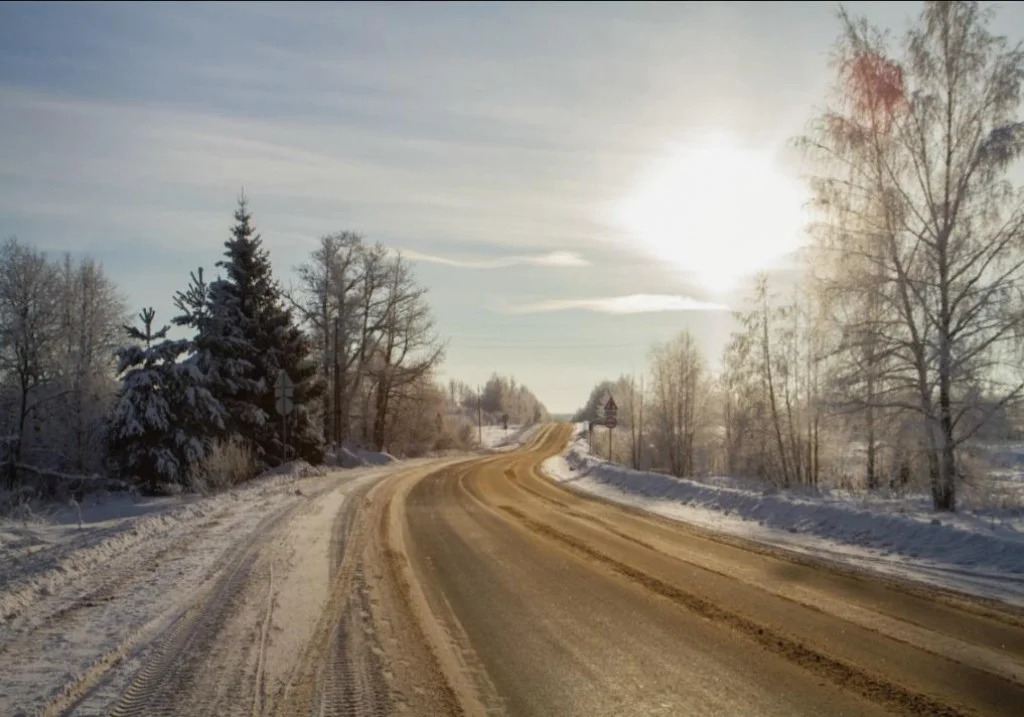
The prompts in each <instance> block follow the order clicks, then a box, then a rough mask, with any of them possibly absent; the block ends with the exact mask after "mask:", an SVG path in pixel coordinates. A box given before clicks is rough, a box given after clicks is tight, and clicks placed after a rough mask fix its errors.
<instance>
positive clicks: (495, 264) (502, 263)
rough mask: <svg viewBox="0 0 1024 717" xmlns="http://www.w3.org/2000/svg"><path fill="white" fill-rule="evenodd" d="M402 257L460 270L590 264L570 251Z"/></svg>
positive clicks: (407, 252) (409, 252) (405, 251)
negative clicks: (494, 256)
mask: <svg viewBox="0 0 1024 717" xmlns="http://www.w3.org/2000/svg"><path fill="white" fill-rule="evenodd" d="M402 256H404V257H405V258H406V259H412V260H413V261H425V262H429V263H431V264H443V265H444V266H455V267H458V268H460V269H504V268H507V267H510V266H553V267H559V268H569V267H577V266H590V262H589V261H587V260H586V259H584V258H583V257H581V256H580V255H579V254H577V253H576V252H572V251H553V252H550V253H548V254H533V255H528V256H506V257H499V258H497V259H476V260H474V259H450V258H448V257H444V256H436V255H434V254H423V253H421V252H418V251H413V250H412V249H403V250H402Z"/></svg>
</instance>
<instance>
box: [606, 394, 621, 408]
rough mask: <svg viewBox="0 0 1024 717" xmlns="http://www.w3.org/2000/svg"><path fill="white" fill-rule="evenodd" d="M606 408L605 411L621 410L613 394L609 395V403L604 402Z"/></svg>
mask: <svg viewBox="0 0 1024 717" xmlns="http://www.w3.org/2000/svg"><path fill="white" fill-rule="evenodd" d="M604 410H605V411H618V410H619V407H618V405H617V404H616V403H615V399H614V398H612V397H611V396H609V397H608V403H606V404H604Z"/></svg>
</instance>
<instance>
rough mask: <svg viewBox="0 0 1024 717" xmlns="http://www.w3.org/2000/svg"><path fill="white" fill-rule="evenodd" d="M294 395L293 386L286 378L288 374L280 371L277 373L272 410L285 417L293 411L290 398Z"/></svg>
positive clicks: (293, 406) (282, 370)
mask: <svg viewBox="0 0 1024 717" xmlns="http://www.w3.org/2000/svg"><path fill="white" fill-rule="evenodd" d="M294 395H295V384H294V383H292V380H291V379H290V378H289V377H288V373H287V372H286V371H285V370H284V369H281V370H280V371H278V372H277V382H276V383H274V408H275V409H277V412H278V413H279V414H280V415H282V416H287V415H288V414H289V413H291V412H292V411H293V410H294V409H295V404H294V403H292V397H293V396H294Z"/></svg>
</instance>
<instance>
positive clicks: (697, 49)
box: [0, 3, 1024, 411]
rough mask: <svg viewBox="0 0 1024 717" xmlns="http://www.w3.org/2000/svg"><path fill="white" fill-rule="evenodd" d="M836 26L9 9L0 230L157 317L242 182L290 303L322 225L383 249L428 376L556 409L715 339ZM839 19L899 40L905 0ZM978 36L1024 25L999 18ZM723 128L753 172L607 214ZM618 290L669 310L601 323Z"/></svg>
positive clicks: (676, 16)
mask: <svg viewBox="0 0 1024 717" xmlns="http://www.w3.org/2000/svg"><path fill="white" fill-rule="evenodd" d="M835 7H836V6H835V5H834V4H833V3H793V4H786V3H774V4H773V3H751V4H747V3H730V4H724V3H723V4H716V3H696V4H611V3H607V4H590V5H588V4H575V3H566V4H555V3H552V4H528V3H522V4H519V3H516V4H500V3H498V4H472V3H456V4H430V3H415V4H386V3H374V4H338V5H328V4H309V5H304V4H300V3H288V4H272V3H260V4H251V5H247V4H235V3H230V4H229V3H224V4H191V3H190V4H161V3H136V4H130V3H116V4H84V3H83V4H77V3H76V4H59V3H45V4H19V3H5V4H2V5H0V138H2V139H0V236H3V237H6V236H11V235H16V236H18V237H19V238H20V239H22V240H23V241H26V242H29V243H32V244H34V245H36V246H38V247H40V248H43V249H45V250H47V251H50V252H54V253H57V252H64V251H70V252H72V253H75V254H81V253H88V254H91V255H93V256H96V257H98V258H99V259H101V260H102V261H103V263H104V266H105V267H106V269H107V271H108V273H109V274H110V275H111V276H112V277H113V278H114V279H115V280H116V281H117V282H118V283H119V285H120V286H121V287H122V289H123V290H124V292H125V293H126V294H127V296H128V298H129V301H130V304H131V306H132V307H133V308H136V307H141V306H143V305H153V306H154V307H155V308H156V309H157V311H158V317H159V316H161V315H162V316H164V317H165V318H168V317H169V315H170V312H171V307H170V296H171V294H172V293H173V291H174V290H175V289H177V288H181V287H182V286H183V285H184V283H185V282H186V280H187V277H188V272H189V271H190V270H191V269H194V268H195V267H196V266H200V265H202V266H205V267H207V270H208V271H211V270H212V269H213V264H214V262H215V261H217V259H219V258H220V254H221V252H222V248H223V247H222V244H223V241H224V239H225V238H226V236H227V230H228V227H229V226H230V223H231V212H232V210H233V204H234V201H235V197H236V196H237V194H238V191H239V188H240V187H242V186H243V185H244V187H245V191H246V193H247V195H248V196H249V198H250V203H251V208H252V211H253V214H254V218H255V222H256V224H257V226H258V228H259V229H260V231H261V232H262V234H263V238H264V242H265V244H266V246H267V247H268V248H269V250H270V252H271V256H272V259H273V261H274V264H275V268H276V270H277V271H278V272H279V275H280V277H281V278H282V281H283V282H284V283H285V284H287V283H288V281H289V280H290V274H291V270H292V268H293V267H294V266H295V265H296V264H298V263H300V262H301V261H303V260H304V258H305V256H306V255H307V254H308V252H309V251H310V250H311V249H312V248H313V246H314V244H315V242H316V240H317V237H318V236H320V235H322V234H326V233H330V232H335V231H340V230H343V229H349V230H355V231H359V232H361V233H363V234H364V235H365V236H366V237H367V238H369V239H371V240H376V241H380V242H383V243H385V244H387V245H389V246H391V247H395V248H399V249H403V250H406V251H408V252H410V255H411V256H413V257H416V267H417V275H418V277H419V279H420V280H421V282H422V283H424V284H425V285H426V286H428V287H429V288H430V299H431V302H432V304H433V307H434V309H435V314H436V317H437V326H438V329H439V332H440V333H441V334H442V335H443V336H446V337H450V339H451V344H450V348H449V351H448V359H447V361H446V363H445V366H444V370H443V374H444V375H445V376H457V377H460V378H463V379H464V380H467V381H469V382H471V383H477V382H480V381H483V380H485V379H486V377H487V375H489V374H490V372H491V371H495V370H497V371H499V372H502V373H506V374H514V375H515V376H516V378H517V379H518V380H520V381H522V382H525V383H526V384H527V385H529V386H531V387H532V388H533V389H534V390H535V391H536V392H537V394H538V395H539V396H540V397H541V399H542V400H544V401H545V402H546V403H547V404H548V406H549V408H551V409H552V410H555V411H570V410H573V409H574V408H575V407H576V406H578V405H580V404H581V403H582V402H583V401H584V400H585V398H586V395H587V393H588V392H589V389H590V387H591V386H592V385H593V384H594V383H595V382H596V381H598V380H600V379H602V378H605V377H614V376H617V375H618V374H620V373H623V372H630V371H640V370H642V369H643V367H644V365H645V357H646V353H647V350H648V348H649V347H650V345H651V344H652V343H653V342H655V341H662V340H665V339H667V338H669V337H670V336H672V335H673V334H674V333H676V332H677V331H679V330H680V329H683V328H687V329H689V330H691V331H692V332H693V333H695V334H696V335H697V336H698V338H699V339H700V340H701V342H702V343H703V345H704V346H705V348H706V350H707V352H708V356H709V359H710V360H711V361H712V362H714V361H715V360H717V356H718V353H719V352H720V350H721V347H722V345H723V344H724V342H725V340H726V338H727V336H728V333H729V331H730V330H731V329H732V328H733V327H732V324H731V319H730V318H729V315H728V314H727V313H725V312H723V311H720V310H717V309H716V307H718V306H723V305H724V306H736V305H737V302H738V301H739V297H740V296H742V291H743V285H742V281H741V279H742V277H735V278H737V282H736V283H735V285H730V286H728V287H726V288H727V289H728V290H725V289H724V288H723V287H721V286H719V287H717V289H716V284H715V282H709V281H708V280H707V279H708V276H709V274H708V272H709V271H710V269H707V267H708V266H711V264H708V263H707V262H709V261H710V262H714V261H715V259H716V257H717V259H718V261H719V262H720V261H721V258H722V257H723V256H726V257H727V256H729V255H730V252H731V254H732V255H733V256H735V257H737V260H739V259H741V258H742V257H745V256H746V257H752V258H751V261H753V262H754V263H757V262H760V261H761V259H760V254H758V253H757V252H756V251H755V250H756V249H757V248H758V247H757V246H755V245H753V244H750V245H739V244H737V245H735V246H732V245H730V244H729V242H730V241H732V240H731V239H730V238H729V237H728V236H724V235H720V234H719V233H716V231H715V229H714V223H713V222H712V221H711V219H709V217H711V218H713V217H716V216H722V217H723V218H725V219H727V220H728V221H732V222H733V224H734V225H735V227H734V228H736V231H741V230H742V229H743V227H753V226H756V227H758V232H748V233H750V234H759V233H760V230H761V228H764V231H765V237H768V238H767V239H765V240H764V241H763V242H762V244H763V245H765V246H767V245H770V243H771V242H772V241H780V240H778V239H777V238H776V239H773V238H771V237H773V236H781V235H783V234H786V235H787V236H789V235H795V233H796V232H795V231H794V230H793V229H792V228H791V226H790V225H789V224H786V225H785V226H782V225H781V224H779V226H773V225H772V222H777V223H779V222H783V221H789V220H788V219H786V217H788V216H789V215H785V216H783V215H779V216H776V215H775V214H774V213H772V206H774V205H776V204H779V203H783V202H785V203H787V204H793V205H794V206H795V205H796V204H799V197H798V193H799V190H798V189H793V190H792V191H790V192H789V194H778V195H774V194H770V193H769V194H767V195H766V196H767V197H768V199H767V200H766V201H767V202H768V204H767V205H766V207H765V208H764V211H766V212H767V216H766V217H765V218H764V220H763V221H762V222H761V223H756V222H757V219H756V218H755V217H751V216H749V215H750V214H751V213H752V211H751V210H750V206H752V205H751V204H750V202H748V201H746V200H747V199H750V201H754V200H755V199H756V197H755V196H754V195H757V194H759V193H760V192H759V187H762V186H765V183H767V184H768V185H778V184H786V186H789V184H788V183H789V182H790V180H792V187H799V186H800V183H799V181H798V180H799V168H798V167H797V165H796V164H795V163H794V161H793V159H792V157H791V156H789V155H788V154H787V153H786V151H785V143H786V141H787V140H788V139H789V138H791V137H793V136H794V135H797V134H799V133H800V132H801V131H802V130H803V128H804V126H805V123H806V122H807V121H808V120H809V119H810V118H811V116H812V115H813V113H814V109H815V106H820V105H822V104H823V102H824V101H825V97H826V91H827V87H828V84H829V80H830V72H829V69H828V66H827V57H828V52H829V49H830V47H831V45H832V43H833V41H834V39H835V37H836V34H837V31H838V24H837V21H836V20H835V17H834V10H835ZM850 7H851V9H852V10H854V11H855V12H857V13H864V14H867V15H868V17H869V18H871V19H872V20H874V21H876V22H879V23H881V24H884V25H887V26H890V27H892V28H893V29H894V30H899V29H900V28H902V27H903V26H904V21H905V20H906V19H907V18H909V17H911V16H912V15H914V14H916V12H917V10H918V7H919V6H918V4H917V3H905V4H904V3H850ZM998 17H999V22H998V24H997V26H996V27H997V29H999V30H1000V31H1002V32H1005V33H1006V34H1008V35H1010V36H1011V37H1014V38H1019V37H1021V36H1022V34H1024V33H1022V32H1021V30H1022V29H1024V8H1022V7H1021V6H1020V5H1016V6H1014V5H1008V6H1006V7H1004V8H1002V10H1001V11H1000V13H999V15H998ZM722 137H725V138H726V140H725V141H726V143H727V144H728V145H729V147H731V149H730V150H729V151H730V152H732V153H733V154H732V155H729V156H736V157H739V159H738V160H737V161H738V162H739V163H738V164H736V166H737V167H739V168H740V169H739V170H737V174H739V175H742V176H747V177H748V180H742V178H741V180H740V181H737V182H735V183H733V182H732V180H731V179H730V178H728V177H725V178H718V179H714V178H711V179H709V180H708V183H709V184H714V183H715V182H718V184H717V185H715V186H712V187H710V188H709V189H708V193H707V195H706V199H702V200H701V202H702V204H700V205H692V206H691V205H685V204H684V205H680V206H682V209H680V210H679V211H681V212H683V216H686V214H687V213H690V214H694V215H695V216H696V215H697V214H699V215H700V216H701V217H702V218H701V219H700V221H701V222H703V223H701V224H693V223H691V224H689V225H688V226H689V227H690V231H687V232H683V233H682V234H683V235H679V231H678V230H677V227H676V226H675V224H674V223H673V222H674V221H676V220H675V219H673V217H678V216H679V215H678V214H673V213H672V212H673V211H675V209H673V208H671V207H670V208H669V209H665V208H664V204H665V202H669V203H674V202H675V199H674V198H673V197H672V196H670V197H668V198H667V199H666V198H662V200H660V201H662V204H661V205H657V206H661V207H662V208H661V209H654V210H649V209H644V208H643V207H650V206H653V205H652V204H651V202H652V201H655V200H653V199H651V200H650V201H647V200H645V201H646V203H643V202H641V203H639V204H637V206H639V207H641V209H639V210H636V211H635V212H634V214H633V224H629V222H625V223H624V221H623V220H622V219H621V217H622V214H621V212H620V211H619V209H618V208H619V207H621V206H622V203H623V202H624V201H625V200H627V199H628V198H630V197H632V196H636V195H637V193H638V192H641V190H642V189H643V188H644V187H657V186H662V187H664V186H668V187H670V188H672V187H673V186H674V185H673V184H672V182H676V183H679V189H680V191H683V190H685V189H687V188H689V194H693V193H694V191H697V192H698V193H700V191H703V189H705V188H704V187H702V184H703V183H704V182H703V181H702V179H701V177H700V172H699V171H698V170H699V168H700V167H703V166H706V165H702V164H700V163H699V160H695V162H696V163H694V162H691V161H689V160H688V159H686V158H687V157H691V156H693V155H691V154H686V152H688V151H691V150H693V148H700V147H703V146H705V145H706V144H707V143H709V142H712V143H713V142H716V141H717V142H720V141H721V138H722ZM715 138H718V139H715ZM680 152H682V154H680ZM713 156H716V157H717V156H719V155H713ZM672 157H681V158H682V159H670V158H672ZM749 157H756V159H753V160H750V161H749V162H748V160H747V158H749ZM672 162H675V163H676V164H675V165H672ZM745 162H746V163H745ZM680 166H685V167H688V168H689V170H687V171H686V172H683V174H680V173H679V171H677V170H679V169H680ZM695 167H696V168H697V169H694V168H695ZM745 167H749V168H750V170H749V171H747V170H745V169H744V168H745ZM659 168H660V169H659ZM662 170H664V171H662ZM659 172H660V174H659ZM766 172H771V173H774V174H769V173H766ZM695 173H696V175H697V176H696V178H695V177H694V176H693V175H694V174H695ZM658 177H661V179H658ZM758 177H762V179H758ZM773 178H774V179H773ZM759 181H760V182H762V184H757V182H759ZM658 182H661V185H658ZM666 183H667V184H666ZM722 183H725V184H728V185H729V186H730V188H732V191H733V192H734V194H735V195H736V196H735V209H733V208H732V207H731V206H727V205H725V204H723V201H724V200H722V196H723V192H724V189H723V188H722V187H721V186H719V185H722ZM733 184H735V186H734V187H733ZM716 187H717V188H716ZM643 191H647V190H643ZM773 191H774V190H773ZM651 192H653V194H651ZM716 192H717V193H716ZM641 193H642V192H641ZM657 195H658V192H657V191H656V189H651V190H650V192H648V193H647V194H645V195H644V196H645V197H647V198H648V199H650V197H651V196H654V197H655V198H657ZM673 196H674V195H673ZM701 196H702V197H704V196H705V195H704V194H701ZM776 196H777V197H778V199H776V198H775V197H776ZM716 202H717V203H716ZM655 204H657V202H655ZM673 206H674V204H673ZM744 207H747V211H746V212H744ZM645 212H646V214H645ZM651 212H654V213H655V214H658V212H663V213H664V212H668V214H666V219H665V220H664V221H662V222H661V223H660V224H659V225H658V226H657V227H655V228H656V229H658V230H660V231H662V233H663V234H664V237H663V238H662V239H659V240H658V241H657V242H655V243H654V244H651V243H650V242H647V243H645V241H644V240H643V238H642V235H643V232H641V233H640V234H638V233H637V231H636V230H637V226H638V222H639V224H641V225H643V227H644V228H645V229H644V231H648V232H650V231H654V230H653V229H652V228H651V225H650V223H649V222H647V223H645V222H644V221H640V220H637V219H636V214H637V213H639V214H640V215H641V217H640V219H641V220H642V219H645V218H646V217H647V214H650V213H651ZM658 216H660V215H658ZM695 221H696V220H695ZM744 222H747V223H746V224H744ZM773 232H774V234H773ZM677 235H679V236H678V238H677ZM684 235H685V236H684ZM638 237H639V238H638ZM666 237H667V238H666ZM758 241H761V240H760V239H758ZM658 242H661V243H660V244H659V243H658ZM669 242H671V243H672V245H671V248H669V246H668V244H669ZM779 246H780V247H782V248H784V247H783V245H782V244H781V243H780V244H779ZM781 250H782V249H781V248H780V251H781ZM708 252H711V256H710V257H705V260H698V258H699V257H701V256H704V255H706V254H707V253H708ZM552 253H557V254H556V257H555V259H554V260H552V259H551V258H550V255H551V254H552ZM545 257H547V258H545ZM688 257H693V262H689V263H688ZM439 259H440V260H442V261H438V260H439ZM765 261H767V260H765ZM688 269H689V270H688ZM716 276H717V274H716ZM637 294H641V295H664V296H668V297H673V298H671V299H659V300H657V301H653V302H652V301H648V302H647V304H645V305H646V306H648V308H659V309H663V310H659V311H647V312H642V313H621V311H622V310H623V306H624V305H623V304H622V303H616V301H619V299H617V297H629V296H634V295H637ZM640 303H643V302H642V301H641V302H640ZM636 305H637V303H636V301H635V300H633V303H632V304H627V305H626V306H634V307H635V306H636ZM694 307H697V309H699V310H694ZM701 307H704V308H701ZM669 309H670V310H669Z"/></svg>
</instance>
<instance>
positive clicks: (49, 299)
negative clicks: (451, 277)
mask: <svg viewBox="0 0 1024 717" xmlns="http://www.w3.org/2000/svg"><path fill="white" fill-rule="evenodd" d="M234 218H235V223H234V226H233V227H232V229H231V234H230V237H229V238H228V240H227V241H226V242H225V244H224V249H225V250H224V258H223V260H221V261H219V262H218V263H217V265H216V268H217V271H218V275H217V277H216V278H215V279H212V280H209V279H208V278H207V273H206V272H205V271H204V270H203V268H201V267H200V268H198V269H197V270H196V271H194V272H192V274H191V276H190V277H189V281H188V283H187V284H186V286H185V287H184V288H183V289H181V290H179V291H177V292H175V294H174V296H173V297H172V303H173V306H174V308H175V310H176V312H175V314H174V315H173V316H171V317H170V319H169V321H168V322H167V323H166V324H165V323H163V322H160V321H158V320H157V316H156V314H155V312H154V311H153V309H151V308H144V309H142V310H141V311H140V312H139V313H138V314H137V316H136V320H135V322H134V323H131V322H130V321H129V311H128V310H127V306H126V301H125V299H124V297H123V296H122V295H121V294H120V293H119V292H118V290H117V288H116V286H115V285H114V283H113V282H112V281H111V280H110V279H109V278H108V277H107V276H106V275H105V274H104V272H103V269H102V267H101V266H100V265H99V264H98V263H97V262H95V261H93V260H90V259H85V260H82V261H80V262H77V263H75V262H72V261H71V259H70V258H64V259H63V260H62V261H60V262H51V261H49V260H48V259H47V258H46V257H45V255H44V254H42V253H41V252H38V251H36V250H34V249H32V248H31V247H28V246H25V245H23V244H21V243H19V242H18V241H17V240H15V239H12V240H9V241H8V242H7V243H6V244H5V245H4V246H3V248H2V250H0V341H2V343H0V397H2V401H3V403H2V413H0V421H2V423H3V425H2V427H0V431H2V441H0V451H2V453H0V465H2V467H3V477H4V483H5V485H6V487H7V488H9V489H20V492H21V493H23V494H25V495H28V494H35V495H38V494H42V493H51V494H52V493H54V492H55V491H57V490H58V488H59V489H61V490H64V491H66V490H67V489H68V488H67V486H68V484H69V483H71V484H74V485H75V486H76V488H75V490H84V489H87V487H88V486H87V485H86V484H87V483H89V482H90V481H93V482H95V481H103V480H107V478H109V477H114V478H117V479H121V480H124V481H128V482H130V483H133V484H136V485H138V486H140V487H141V488H143V489H144V490H146V491H149V492H167V491H172V492H173V491H176V490H182V489H192V490H206V489H211V488H216V487H221V486H224V485H227V484H233V483H236V482H239V481H242V480H246V479H248V478H250V477H252V476H253V475H255V474H257V473H258V472H260V471H261V470H263V469H265V468H268V467H273V466H276V465H280V464H281V463H284V462H286V461H290V460H294V459H303V460H306V461H309V462H311V463H320V462H324V461H325V460H326V461H330V460H331V457H332V454H333V452H334V450H335V449H336V448H339V447H341V446H343V445H348V446H352V447H361V448H370V449H373V450H377V451H388V452H391V453H393V454H396V455H400V456H401V455H420V454H423V453H426V452H428V451H437V450H445V449H450V448H469V447H472V446H473V445H475V431H472V430H471V428H472V427H473V426H475V423H476V404H475V402H474V401H470V400H469V399H468V398H467V397H466V396H465V395H463V393H460V394H459V396H458V399H457V400H456V399H455V398H453V397H452V396H454V394H453V393H452V390H453V389H452V386H454V385H455V384H452V385H450V386H448V387H445V386H442V385H441V384H440V383H438V382H437V381H436V380H435V378H434V373H435V369H436V368H437V366H438V364H439V362H440V361H441V360H442V358H443V355H444V345H443V343H442V342H441V341H440V340H439V339H438V337H437V335H436V333H435V331H434V325H433V319H432V317H431V312H430V307H429V305H428V304H427V302H426V290H425V289H424V288H423V287H421V286H419V285H418V284H417V283H416V281H415V278H414V276H413V274H412V271H411V269H410V267H409V265H408V264H407V263H406V262H405V261H404V260H403V259H402V257H401V256H400V255H398V254H396V253H393V252H390V251H388V250H387V249H386V248H385V247H383V246H381V245H379V244H373V245H371V244H368V243H367V242H366V241H365V240H364V239H363V238H362V237H360V236H358V235H356V234H353V233H351V232H342V233H338V234H333V235H329V236H326V237H323V238H322V239H321V240H320V243H319V245H318V247H317V248H316V249H315V250H314V251H313V252H312V253H311V254H310V256H309V258H308V260H307V261H306V262H304V263H303V264H301V266H299V267H297V271H298V285H297V286H296V287H292V288H291V289H290V290H286V289H284V288H283V287H282V286H281V285H280V284H279V282H278V281H277V280H276V279H275V277H274V274H273V270H272V267H271V263H270V257H269V255H268V253H267V251H266V250H265V249H264V248H263V244H262V239H261V237H260V235H259V234H258V233H257V232H256V229H255V227H254V225H253V222H252V217H251V215H250V213H249V210H248V205H247V203H246V201H245V199H244V197H243V198H242V199H240V201H239V204H238V208H237V210H236V212H235V215H234ZM172 326H174V327H178V331H179V333H180V332H181V331H184V332H186V333H187V336H186V337H185V338H178V339H174V338H170V336H169V335H170V331H171V327H172ZM282 372H283V373H284V374H285V375H287V377H288V379H289V380H290V381H291V383H292V384H293V388H292V392H291V394H290V401H291V404H292V405H291V411H290V413H289V414H288V415H287V418H286V419H285V420H283V421H282V418H281V416H280V415H279V414H278V412H277V406H276V395H275V391H274V389H275V386H276V384H277V381H278V377H279V376H280V375H281V374H282ZM459 390H460V391H461V389H459ZM471 403H472V404H473V405H472V409H470V408H469V405H470V404H471ZM484 405H485V406H486V408H485V410H486V411H487V412H488V413H490V412H491V410H492V408H493V409H494V410H501V411H504V412H508V413H510V415H512V416H515V420H525V417H527V416H530V417H540V418H541V419H542V418H544V417H546V415H547V413H546V411H544V409H543V406H540V404H539V402H537V401H536V399H535V398H534V397H533V395H532V394H531V393H530V392H529V391H528V390H527V389H525V387H521V386H516V385H515V382H514V381H508V380H506V379H501V378H498V377H495V378H494V379H492V381H491V382H488V389H487V395H486V396H485V397H484ZM534 420H537V418H534Z"/></svg>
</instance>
